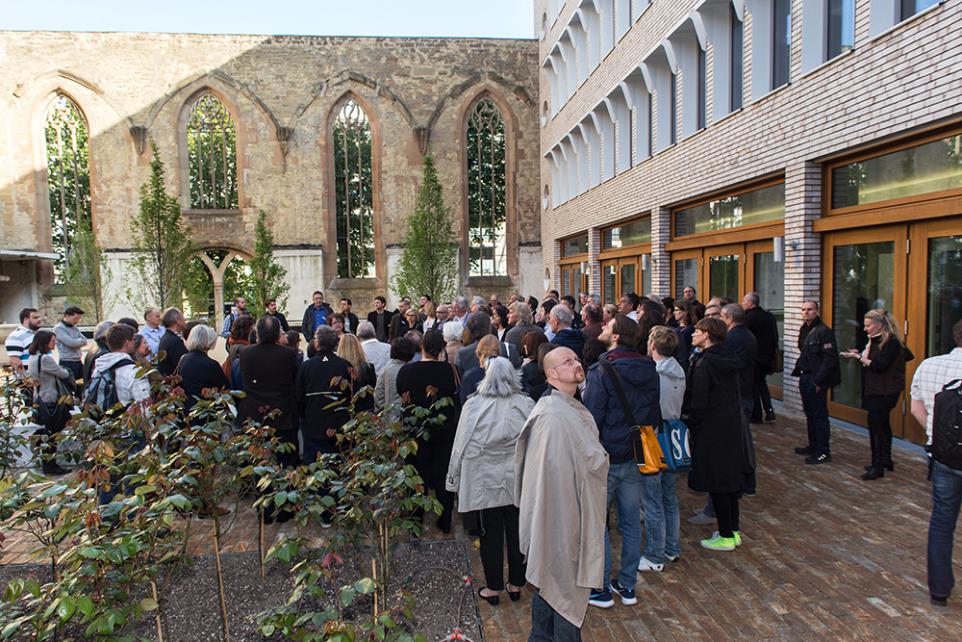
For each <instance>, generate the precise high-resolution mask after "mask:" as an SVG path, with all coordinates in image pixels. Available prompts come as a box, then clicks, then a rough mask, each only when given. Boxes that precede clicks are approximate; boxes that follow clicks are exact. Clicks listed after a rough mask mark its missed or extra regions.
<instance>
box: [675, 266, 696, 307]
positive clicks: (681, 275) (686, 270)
mask: <svg viewBox="0 0 962 642" xmlns="http://www.w3.org/2000/svg"><path fill="white" fill-rule="evenodd" d="M672 285H673V286H674V292H673V296H674V297H675V298H676V299H677V298H680V297H681V296H682V294H684V292H685V287H686V286H689V285H690V286H692V287H694V288H695V289H696V290H697V289H698V288H699V283H698V259H697V258H689V259H675V282H674V283H673V284H672Z"/></svg>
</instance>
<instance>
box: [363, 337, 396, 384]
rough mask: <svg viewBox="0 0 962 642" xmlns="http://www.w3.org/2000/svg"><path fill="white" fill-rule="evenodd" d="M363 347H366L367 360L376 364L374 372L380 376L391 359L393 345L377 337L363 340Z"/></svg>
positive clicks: (373, 364)
mask: <svg viewBox="0 0 962 642" xmlns="http://www.w3.org/2000/svg"><path fill="white" fill-rule="evenodd" d="M361 348H363V349H364V356H365V357H367V362H368V363H370V364H371V365H372V366H374V374H376V375H377V376H378V377H380V376H381V373H382V372H384V368H385V367H386V366H387V364H388V361H390V360H391V346H390V345H388V344H386V343H384V342H383V341H378V340H377V339H368V340H367V341H362V342H361Z"/></svg>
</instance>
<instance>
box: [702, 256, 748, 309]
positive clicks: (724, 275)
mask: <svg viewBox="0 0 962 642" xmlns="http://www.w3.org/2000/svg"><path fill="white" fill-rule="evenodd" d="M716 296H721V297H725V298H726V299H728V300H730V301H738V300H739V298H740V297H739V296H738V255H737V254H724V255H719V256H712V257H710V258H709V259H708V298H709V299H711V298H712V297H716ZM706 300H707V299H706Z"/></svg>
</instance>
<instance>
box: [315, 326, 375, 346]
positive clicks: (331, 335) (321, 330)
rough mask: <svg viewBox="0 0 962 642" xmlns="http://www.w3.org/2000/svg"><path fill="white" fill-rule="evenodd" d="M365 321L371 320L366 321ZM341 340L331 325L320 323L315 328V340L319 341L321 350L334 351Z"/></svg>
mask: <svg viewBox="0 0 962 642" xmlns="http://www.w3.org/2000/svg"><path fill="white" fill-rule="evenodd" d="M364 323H369V322H368V321H365V322H364ZM359 325H360V324H359ZM339 340H340V339H339V338H338V336H337V332H335V331H334V328H332V327H331V326H329V325H319V326H317V329H316V330H314V341H316V342H317V349H318V351H319V352H334V350H336V349H337V342H338V341H339Z"/></svg>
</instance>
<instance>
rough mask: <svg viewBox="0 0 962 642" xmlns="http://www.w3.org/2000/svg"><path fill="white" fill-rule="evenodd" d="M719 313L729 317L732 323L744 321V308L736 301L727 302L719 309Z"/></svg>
mask: <svg viewBox="0 0 962 642" xmlns="http://www.w3.org/2000/svg"><path fill="white" fill-rule="evenodd" d="M721 313H722V315H723V316H726V317H728V318H729V319H731V321H732V323H745V308H743V307H742V306H740V305H738V304H737V303H729V304H728V305H726V306H725V307H723V308H722V309H721Z"/></svg>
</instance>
